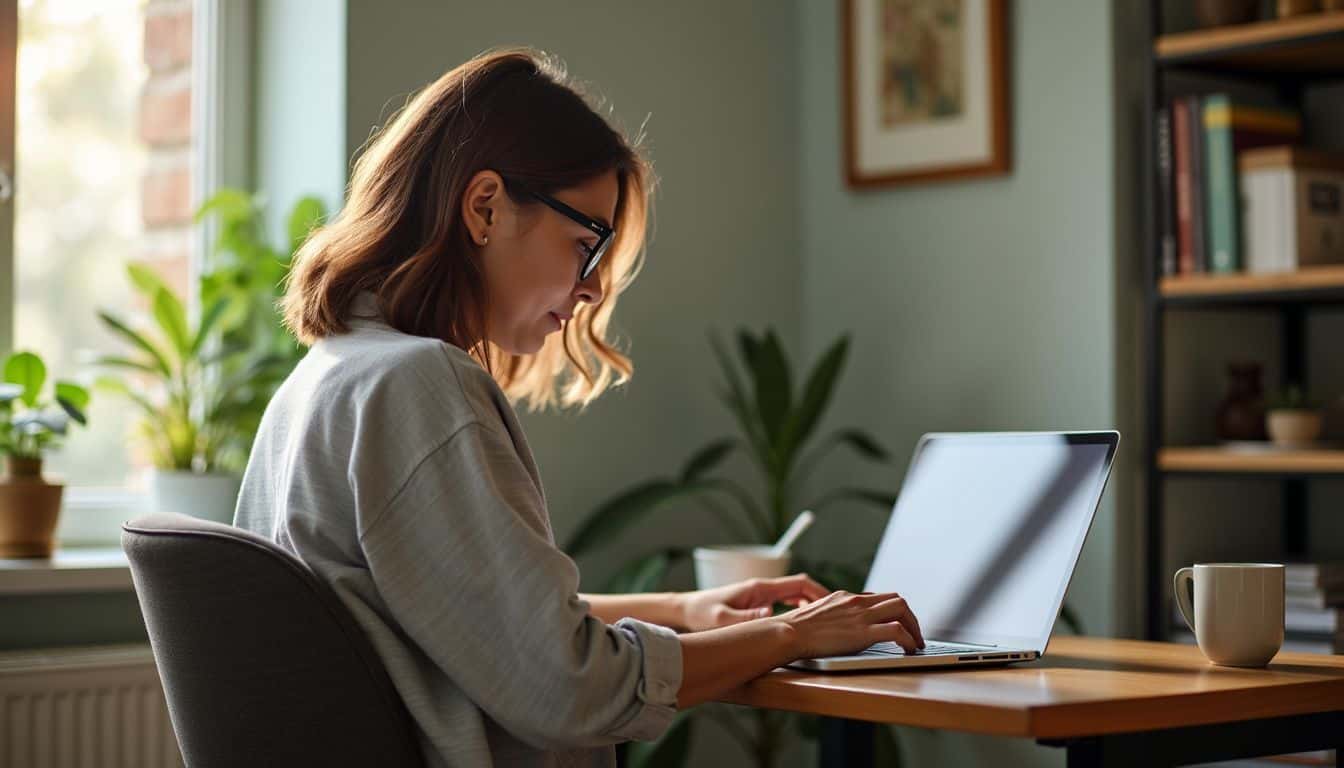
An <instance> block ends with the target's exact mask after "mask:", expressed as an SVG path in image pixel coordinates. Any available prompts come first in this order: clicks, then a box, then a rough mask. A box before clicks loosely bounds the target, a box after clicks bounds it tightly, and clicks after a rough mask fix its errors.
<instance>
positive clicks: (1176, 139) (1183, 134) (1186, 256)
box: [1171, 99, 1195, 275]
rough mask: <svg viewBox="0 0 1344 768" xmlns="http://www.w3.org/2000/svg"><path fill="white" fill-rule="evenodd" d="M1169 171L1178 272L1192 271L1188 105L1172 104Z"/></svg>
mask: <svg viewBox="0 0 1344 768" xmlns="http://www.w3.org/2000/svg"><path fill="white" fill-rule="evenodd" d="M1171 128H1172V139H1173V141H1172V169H1173V173H1174V176H1175V184H1174V186H1173V189H1174V190H1175V192H1176V262H1177V271H1178V272H1180V273H1181V274H1185V275H1188V274H1190V273H1191V272H1194V271H1195V246H1194V238H1193V232H1192V229H1193V227H1192V226H1191V220H1190V186H1191V185H1190V104H1189V102H1187V101H1186V100H1185V99H1176V100H1175V101H1173V102H1172V104H1171Z"/></svg>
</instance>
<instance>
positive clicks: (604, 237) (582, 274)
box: [521, 188, 616, 280]
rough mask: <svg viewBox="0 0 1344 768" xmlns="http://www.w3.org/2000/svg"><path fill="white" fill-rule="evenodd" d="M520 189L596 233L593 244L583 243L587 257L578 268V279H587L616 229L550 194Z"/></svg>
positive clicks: (600, 258)
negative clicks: (595, 239)
mask: <svg viewBox="0 0 1344 768" xmlns="http://www.w3.org/2000/svg"><path fill="white" fill-rule="evenodd" d="M521 191H522V192H523V194H525V195H527V196H529V197H535V198H536V199H537V200H539V201H541V202H542V203H545V204H546V206H547V207H549V208H550V209H551V210H553V211H555V212H556V213H558V214H560V215H562V216H564V217H566V218H568V219H569V220H571V221H574V222H576V223H578V224H580V225H582V226H583V227H584V228H585V229H587V230H588V231H590V232H592V233H593V234H595V235H597V242H596V243H594V244H593V245H588V244H587V243H584V244H583V247H584V250H586V251H587V252H588V259H587V260H586V261H584V262H583V267H581V268H580V269H579V279H580V280H587V279H588V276H589V275H591V274H592V273H593V270H594V269H597V263H598V262H599V261H601V260H602V255H603V254H605V253H606V252H607V248H609V247H610V246H611V241H612V235H614V234H616V230H614V229H612V228H611V227H608V226H607V225H606V224H603V223H602V222H600V221H598V220H597V219H594V218H591V217H589V216H587V215H585V214H583V213H580V212H578V211H576V210H574V209H573V208H570V207H569V206H568V205H565V204H564V203H562V202H560V201H559V200H556V199H555V198H554V197H551V196H550V195H547V194H543V193H541V192H533V191H532V190H530V189H526V188H521Z"/></svg>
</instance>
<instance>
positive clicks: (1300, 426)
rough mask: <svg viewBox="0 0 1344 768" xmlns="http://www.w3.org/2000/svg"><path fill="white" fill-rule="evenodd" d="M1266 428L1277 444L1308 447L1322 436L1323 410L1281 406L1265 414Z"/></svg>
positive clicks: (1287, 446) (1286, 446)
mask: <svg viewBox="0 0 1344 768" xmlns="http://www.w3.org/2000/svg"><path fill="white" fill-rule="evenodd" d="M1265 430H1266V431H1267V432H1269V439H1270V440H1271V441H1273V443H1274V444H1275V445H1278V446H1282V447H1284V448H1308V447H1310V446H1311V444H1312V443H1314V442H1316V438H1318V437H1320V436H1321V412H1320V411H1313V410H1305V409H1297V408H1281V409H1278V410H1273V411H1270V412H1269V413H1268V414H1267V415H1266V416H1265Z"/></svg>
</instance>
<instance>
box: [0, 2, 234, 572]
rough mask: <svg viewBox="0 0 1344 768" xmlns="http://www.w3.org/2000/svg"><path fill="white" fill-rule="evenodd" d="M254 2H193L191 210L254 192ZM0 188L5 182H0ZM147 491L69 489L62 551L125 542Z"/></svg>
mask: <svg viewBox="0 0 1344 768" xmlns="http://www.w3.org/2000/svg"><path fill="white" fill-rule="evenodd" d="M253 3H254V0H192V3H191V12H192V46H191V47H192V51H191V55H192V68H191V121H192V126H193V131H192V140H191V151H192V155H193V160H194V163H193V167H192V168H193V173H192V189H191V194H192V204H193V207H195V206H199V205H200V203H201V202H202V201H204V200H206V199H208V198H209V197H210V195H212V194H213V193H214V191H215V190H217V189H219V188H220V187H223V186H237V187H242V188H248V187H249V185H250V181H251V179H250V169H251V160H250V158H251V155H250V153H251V149H252V147H251V142H250V136H251V131H250V130H249V128H250V121H251V119H252V109H251V105H252V98H251V94H252V80H251V73H252V57H251V42H252V17H253V12H254V11H253ZM17 55H18V0H0V172H3V173H5V174H7V175H10V176H11V177H12V173H13V169H14V157H15V147H14V143H15V136H14V116H15V113H16V112H17V104H16V99H17V96H18V94H17V81H16V71H15V69H16V65H17ZM0 186H3V182H2V181H0ZM215 234H216V233H215V230H214V227H213V226H210V223H209V222H207V224H206V225H205V226H197V227H195V228H194V229H193V232H192V249H191V258H190V264H189V267H188V279H189V285H190V286H191V290H190V295H189V296H188V297H187V299H188V302H187V304H188V307H189V311H190V312H191V313H192V315H193V318H194V317H195V315H197V314H198V313H199V304H200V301H199V296H198V295H197V292H196V290H195V287H196V286H197V285H198V278H199V276H200V274H201V272H202V271H203V269H204V268H205V267H206V259H207V254H208V252H209V246H210V245H211V244H212V243H213V242H214V237H215ZM14 267H15V254H14V204H13V199H12V198H10V199H8V200H0V350H2V351H3V353H4V354H8V353H9V352H10V351H11V350H12V349H13V348H14ZM149 507H150V499H149V494H148V493H147V492H145V491H139V490H134V489H132V488H130V487H128V486H113V487H95V486H85V487H77V486H71V487H67V488H66V489H65V494H64V500H63V502H62V509H61V516H60V522H59V524H58V528H57V532H56V539H57V546H59V547H81V546H107V545H108V544H109V543H116V542H119V541H120V536H121V530H120V527H121V523H122V521H124V520H126V519H128V518H130V517H134V516H136V515H138V514H141V513H143V512H146V511H148V510H149Z"/></svg>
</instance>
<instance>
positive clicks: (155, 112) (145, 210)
mask: <svg viewBox="0 0 1344 768" xmlns="http://www.w3.org/2000/svg"><path fill="white" fill-rule="evenodd" d="M226 5H227V8H226V7H225V6H226ZM249 7H250V4H249V3H246V2H229V3H225V2H224V0H0V171H4V172H6V173H7V174H11V175H12V178H13V182H14V183H13V192H14V194H13V198H12V199H11V200H10V201H8V202H6V201H4V200H3V199H0V286H2V285H9V286H11V290H10V292H9V293H10V295H3V296H0V315H3V316H4V317H0V347H3V348H4V351H8V350H10V349H30V350H33V351H36V352H38V353H39V354H40V355H41V356H42V357H43V359H44V360H45V361H46V362H47V365H48V369H49V370H48V375H49V376H54V377H61V378H76V379H82V380H85V381H91V380H92V379H93V378H94V377H95V376H96V375H98V374H99V373H100V371H98V370H96V369H95V368H93V367H92V366H91V365H90V362H91V360H92V358H94V357H96V356H97V355H99V354H106V353H115V354H125V353H126V352H127V351H128V350H127V349H126V347H125V346H124V345H123V344H122V343H121V341H120V340H119V339H117V338H115V337H114V336H113V335H112V334H110V333H109V332H108V331H106V330H105V329H104V327H103V326H102V324H101V322H100V321H99V320H98V318H97V315H96V310H97V309H99V308H108V309H112V310H114V311H117V312H119V313H121V314H123V315H132V316H134V315H139V314H141V313H142V312H144V311H145V310H146V308H145V307H143V306H140V304H139V302H140V299H139V297H138V296H137V295H136V294H134V292H133V291H132V290H131V287H130V285H129V283H128V281H127V278H126V265H127V264H128V263H131V262H138V263H142V264H146V265H148V266H150V267H151V268H153V269H154V270H155V271H156V272H158V273H159V274H160V275H161V276H162V277H163V278H164V279H165V280H166V281H167V282H168V283H169V285H171V286H172V287H173V288H174V289H175V290H177V291H179V292H180V293H181V294H182V295H183V296H184V297H185V298H186V299H187V302H188V304H189V305H194V304H195V296H194V284H195V280H194V277H195V275H196V274H197V267H196V265H197V264H198V263H199V260H200V254H201V251H202V250H203V249H202V247H201V245H202V243H203V242H204V237H205V235H204V234H203V233H202V232H201V231H200V229H199V228H195V227H193V226H192V213H193V211H194V210H195V208H196V206H197V205H198V202H199V201H200V200H201V199H204V197H205V196H206V194H207V193H208V191H209V190H211V189H213V188H215V187H216V186H218V185H221V184H245V183H246V179H245V177H244V176H243V174H242V169H243V168H244V167H245V165H246V160H245V157H246V155H245V147H244V146H243V138H244V137H245V135H246V127H245V124H246V117H245V110H244V109H243V107H244V106H245V105H246V103H247V97H246V89H245V88H242V87H241V86H242V85H243V84H244V83H245V82H246V75H247V71H246V70H247V68H246V65H245V59H246V45H247V36H246V34H245V30H246V29H247V27H248V23H247V13H248V10H249ZM16 30H17V31H16ZM226 31H227V32H228V33H229V34H228V38H227V39H228V40H229V42H228V45H227V46H225V44H224V41H225V39H226V35H225V33H226ZM240 33H244V34H240ZM228 49H232V50H234V51H236V53H235V54H234V55H228ZM225 80H227V81H228V82H227V83H226V82H225ZM11 87H12V90H11ZM225 98H227V100H228V101H227V103H225V101H224V100H225ZM10 124H12V125H13V132H12V134H11V133H10V132H9V130H8V126H9V125H10ZM0 181H3V180H0ZM3 186H4V185H3V184H2V183H0V198H2V197H3V191H4V190H3ZM11 206H12V207H11ZM4 207H11V210H12V212H13V219H12V233H11V232H10V231H9V226H10V222H9V221H8V216H7V215H6V214H7V213H8V212H7V211H4ZM11 235H12V236H11ZM11 246H12V251H11ZM6 281H7V282H6ZM11 321H12V325H11V324H10V322H11ZM89 416H90V425H91V427H90V428H89V429H76V431H75V432H74V433H73V434H72V435H71V437H70V438H69V439H68V440H67V441H66V443H65V446H64V447H63V448H62V449H60V450H58V451H56V452H53V453H51V454H49V455H48V457H47V461H46V467H47V470H46V471H47V472H48V473H49V474H54V475H56V476H58V477H60V478H61V479H62V480H63V481H64V482H65V483H67V485H68V486H69V487H68V489H67V494H66V498H67V500H68V501H67V507H71V506H74V507H76V508H78V507H106V506H108V504H107V500H108V499H109V498H112V499H116V500H117V501H116V503H115V504H114V505H113V506H117V507H119V508H120V511H124V509H125V507H126V506H127V505H128V503H133V502H128V499H130V498H131V497H130V496H128V494H135V493H138V492H141V491H142V490H143V488H144V478H143V476H144V470H146V469H147V468H148V459H147V456H146V455H145V453H144V452H143V451H142V450H140V449H139V448H138V447H137V445H138V441H136V440H135V439H134V437H133V429H134V425H135V423H136V420H137V417H138V413H137V410H136V409H135V408H134V407H133V406H131V405H130V404H129V403H127V402H125V401H124V400H121V399H120V398H119V397H117V396H116V395H114V394H111V393H105V392H97V391H95V392H94V396H93V403H92V405H91V408H90V415H89ZM68 511H69V510H67V512H68ZM69 517H70V515H69V514H65V515H63V516H62V518H63V519H62V529H63V530H64V529H66V527H67V523H68V522H70V521H69V520H67V518H69Z"/></svg>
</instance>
